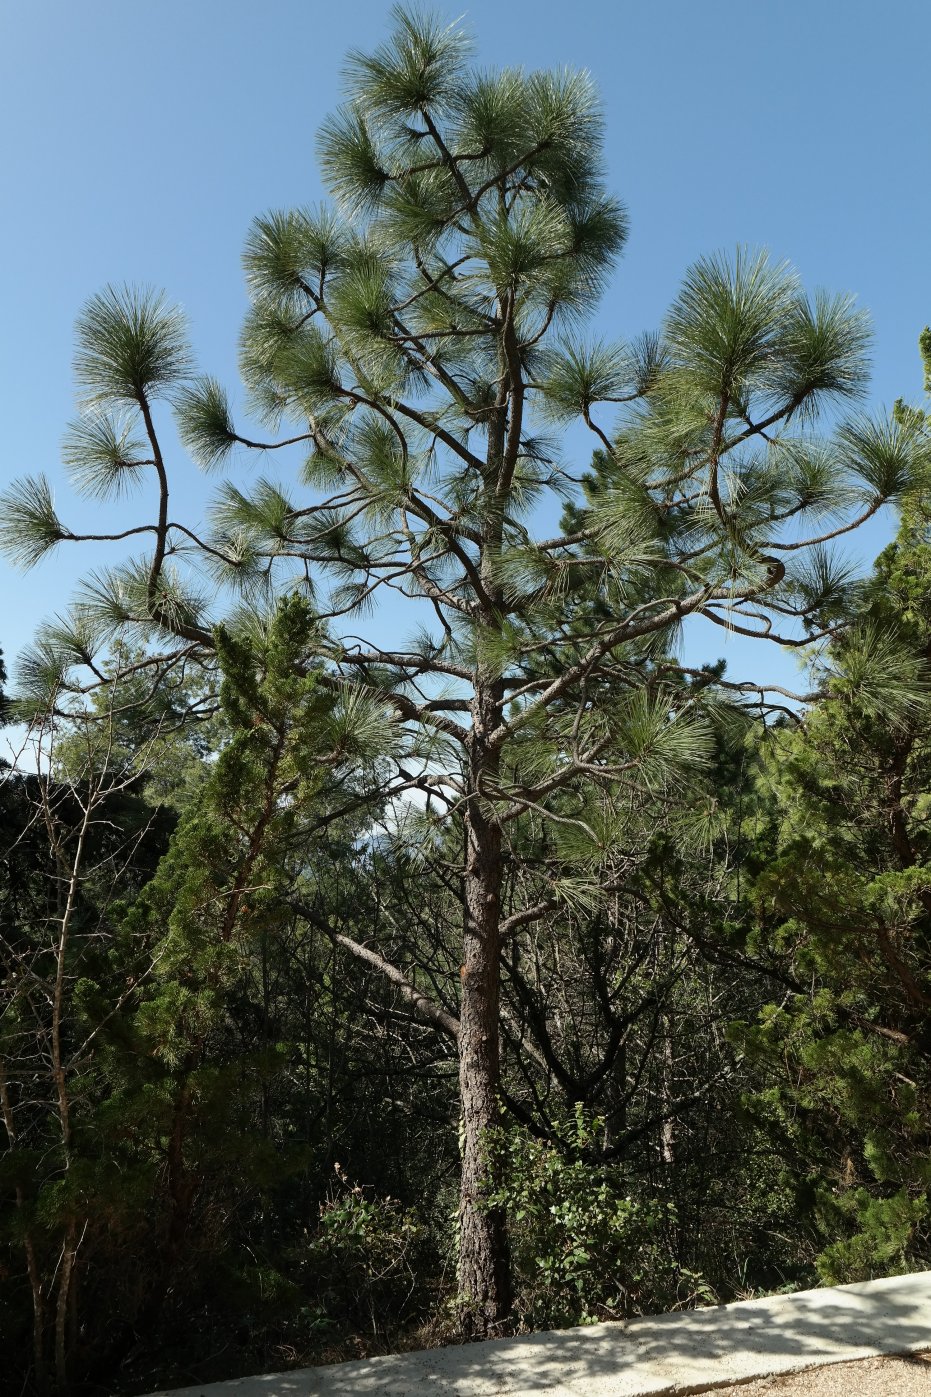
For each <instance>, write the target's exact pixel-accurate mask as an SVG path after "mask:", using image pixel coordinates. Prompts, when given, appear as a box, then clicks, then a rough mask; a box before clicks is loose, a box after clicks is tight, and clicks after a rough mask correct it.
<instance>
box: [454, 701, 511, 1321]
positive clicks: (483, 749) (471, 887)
mask: <svg viewBox="0 0 931 1397" xmlns="http://www.w3.org/2000/svg"><path fill="white" fill-rule="evenodd" d="M495 697H497V696H496V695H495V694H494V693H492V694H489V695H488V696H487V705H486V703H483V702H482V697H481V696H477V698H476V704H475V709H476V712H475V726H474V729H473V740H472V753H471V756H472V761H471V766H472V771H471V775H472V789H473V791H474V792H475V794H474V795H473V798H472V800H471V801H470V804H469V809H468V813H467V816H466V821H465V835H466V848H465V879H464V882H465V889H464V891H465V897H464V904H465V906H464V912H465V915H464V923H465V924H464V938H463V964H462V968H461V978H462V998H461V1010H460V1015H459V1090H460V1100H461V1109H462V1181H461V1192H460V1204H459V1290H460V1294H461V1296H462V1299H463V1325H464V1327H465V1329H466V1331H467V1332H468V1333H470V1334H472V1335H474V1336H476V1337H480V1336H486V1335H488V1334H491V1333H494V1332H495V1331H496V1330H497V1331H500V1329H501V1327H502V1325H503V1323H504V1321H505V1319H506V1317H507V1314H508V1312H509V1310H510V1306H511V1264H510V1252H509V1248H508V1238H507V1225H506V1219H505V1215H504V1210H503V1209H502V1208H496V1207H490V1206H489V1205H488V1204H487V1202H486V1201H485V1200H486V1198H487V1196H488V1193H489V1190H490V1188H492V1187H493V1185H494V1179H493V1168H492V1167H491V1166H490V1163H489V1159H488V1155H487V1133H488V1131H489V1129H490V1128H491V1127H493V1126H494V1125H496V1124H497V1122H498V1120H499V1116H500V1088H501V1062H500V1042H499V998H500V974H501V968H500V960H501V934H500V920H501V915H500V907H501V883H502V872H503V865H502V852H501V829H500V826H499V824H498V822H497V820H496V819H495V816H494V814H493V812H492V811H490V809H489V807H488V804H487V803H486V801H485V800H484V799H483V798H482V794H481V793H482V791H483V787H484V786H485V783H486V781H487V780H488V778H489V777H493V776H494V775H495V774H496V767H497V758H496V753H495V752H493V751H491V750H490V749H489V748H488V746H487V744H486V743H485V742H484V735H485V733H486V732H487V731H488V727H487V722H488V719H489V718H490V717H491V716H492V713H493V711H494V710H493V709H491V708H490V704H491V703H493V702H494V699H495Z"/></svg>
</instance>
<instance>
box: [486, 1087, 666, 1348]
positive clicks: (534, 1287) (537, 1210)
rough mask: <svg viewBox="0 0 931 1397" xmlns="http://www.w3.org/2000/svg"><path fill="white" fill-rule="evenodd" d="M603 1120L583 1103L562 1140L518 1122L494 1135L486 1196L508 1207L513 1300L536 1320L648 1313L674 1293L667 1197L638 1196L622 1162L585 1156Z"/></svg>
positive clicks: (524, 1318)
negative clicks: (531, 1132)
mask: <svg viewBox="0 0 931 1397" xmlns="http://www.w3.org/2000/svg"><path fill="white" fill-rule="evenodd" d="M604 1124H605V1123H604V1121H602V1120H599V1119H597V1118H593V1119H591V1120H586V1118H585V1114H584V1111H583V1108H582V1107H581V1105H579V1106H577V1107H576V1112H575V1116H574V1118H572V1119H570V1120H567V1122H566V1124H565V1129H564V1132H563V1135H562V1138H561V1139H560V1141H559V1142H558V1144H544V1143H541V1142H540V1141H537V1140H534V1139H532V1138H531V1137H529V1136H528V1135H527V1134H526V1132H524V1131H522V1130H521V1129H519V1128H517V1127H514V1128H511V1129H509V1130H506V1131H505V1130H502V1131H501V1132H499V1133H498V1134H496V1135H495V1136H493V1137H492V1138H491V1139H490V1140H489V1143H488V1148H489V1151H490V1157H491V1158H492V1159H493V1161H494V1170H495V1177H496V1180H497V1181H498V1182H497V1183H496V1187H495V1190H494V1192H493V1193H491V1194H490V1195H489V1197H488V1200H487V1202H488V1205H489V1206H494V1207H504V1208H506V1209H507V1212H508V1217H509V1220H510V1231H511V1244H512V1247H513V1248H514V1262H515V1271H516V1277H517V1286H516V1298H515V1310H516V1314H517V1317H518V1319H519V1321H520V1323H521V1325H523V1326H525V1327H527V1328H529V1329H556V1328H561V1327H565V1326H566V1325H571V1324H586V1323H594V1322H596V1321H597V1320H599V1319H614V1318H620V1317H621V1316H623V1315H630V1314H637V1313H644V1312H645V1313H650V1312H651V1311H653V1310H655V1309H664V1308H667V1307H668V1305H669V1303H670V1301H671V1299H672V1298H673V1297H674V1295H675V1288H676V1283H677V1281H678V1279H679V1277H678V1276H677V1274H676V1269H675V1267H674V1266H673V1265H672V1264H671V1262H670V1259H669V1258H668V1256H665V1255H664V1246H663V1241H664V1237H663V1232H664V1224H665V1223H666V1222H667V1221H668V1219H669V1217H670V1216H671V1213H670V1207H669V1205H668V1204H666V1205H664V1204H661V1203H658V1202H652V1201H650V1200H644V1199H643V1198H635V1197H632V1196H631V1193H630V1192H629V1187H630V1185H629V1183H628V1184H625V1181H624V1178H623V1174H622V1173H621V1172H620V1171H619V1170H611V1169H607V1170H605V1169H600V1170H599V1169H598V1168H597V1167H594V1168H593V1167H592V1165H591V1164H590V1163H586V1161H585V1159H584V1158H583V1155H584V1153H585V1152H586V1151H587V1150H588V1149H589V1148H590V1147H591V1146H592V1145H593V1144H594V1143H595V1142H596V1141H597V1137H598V1135H599V1133H600V1132H601V1131H603V1129H604Z"/></svg>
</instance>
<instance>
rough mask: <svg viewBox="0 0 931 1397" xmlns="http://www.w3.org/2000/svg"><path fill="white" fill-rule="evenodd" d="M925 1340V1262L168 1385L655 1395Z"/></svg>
mask: <svg viewBox="0 0 931 1397" xmlns="http://www.w3.org/2000/svg"><path fill="white" fill-rule="evenodd" d="M923 1349H931V1271H923V1272H921V1273H920V1274H918V1275H912V1276H892V1277H889V1278H888V1279H886V1280H880V1281H865V1282H863V1283H861V1284H859V1285H845V1286H832V1287H826V1288H825V1289H823V1290H803V1291H799V1292H797V1293H796V1294H795V1295H771V1296H767V1297H766V1298H765V1299H762V1300H742V1301H739V1302H738V1303H737V1304H735V1305H719V1306H716V1307H714V1308H712V1309H704V1310H687V1311H682V1312H676V1313H674V1314H665V1315H656V1316H653V1317H650V1318H647V1319H636V1320H631V1321H630V1322H629V1323H626V1324H596V1325H591V1326H589V1327H586V1328H582V1329H569V1330H563V1331H560V1332H558V1333H549V1334H529V1335H527V1336H526V1337H524V1338H520V1339H498V1340H493V1341H492V1342H490V1343H485V1344H463V1345H461V1346H457V1347H452V1348H443V1349H429V1350H426V1351H425V1352H422V1353H402V1354H397V1355H393V1356H390V1357H387V1358H371V1359H368V1360H365V1361H363V1362H357V1363H335V1364H333V1365H332V1366H331V1367H327V1368H303V1369H300V1370H297V1371H294V1372H290V1373H275V1374H271V1375H266V1376H262V1377H254V1378H239V1379H237V1380H236V1381H234V1382H223V1383H213V1384H210V1385H209V1386H204V1387H186V1388H183V1389H181V1390H177V1391H175V1392H174V1393H172V1394H170V1397H655V1395H656V1394H660V1393H688V1392H705V1391H708V1390H709V1389H712V1388H715V1387H724V1386H726V1385H727V1384H729V1383H738V1382H749V1381H751V1380H752V1379H753V1378H763V1377H770V1376H773V1375H774V1374H777V1373H791V1372H797V1371H799V1370H800V1369H802V1368H816V1367H820V1366H821V1365H823V1364H825V1363H843V1362H849V1361H850V1360H852V1359H857V1358H874V1357H877V1356H879V1355H882V1354H900V1353H917V1352H919V1351H920V1350H923ZM150 1397H169V1394H166V1393H152V1394H150Z"/></svg>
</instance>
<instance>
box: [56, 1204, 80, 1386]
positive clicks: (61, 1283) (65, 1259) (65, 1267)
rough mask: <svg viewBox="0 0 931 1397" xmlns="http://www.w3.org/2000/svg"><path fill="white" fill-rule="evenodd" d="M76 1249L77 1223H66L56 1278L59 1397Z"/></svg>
mask: <svg viewBox="0 0 931 1397" xmlns="http://www.w3.org/2000/svg"><path fill="white" fill-rule="evenodd" d="M77 1250H78V1227H77V1223H76V1222H74V1221H71V1222H69V1223H68V1228H67V1231H66V1232H65V1239H64V1241H63V1242H62V1247H61V1263H60V1270H59V1278H58V1299H57V1302H56V1305H55V1390H56V1392H57V1393H59V1397H64V1394H66V1393H67V1391H68V1315H69V1313H70V1308H71V1307H70V1305H69V1298H70V1295H71V1278H72V1274H73V1271H74V1259H75V1257H76V1256H77Z"/></svg>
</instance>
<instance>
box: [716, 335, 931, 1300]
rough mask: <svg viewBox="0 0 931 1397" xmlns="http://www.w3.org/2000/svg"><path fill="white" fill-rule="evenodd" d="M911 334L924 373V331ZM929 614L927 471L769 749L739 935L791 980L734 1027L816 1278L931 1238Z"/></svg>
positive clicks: (904, 415)
mask: <svg viewBox="0 0 931 1397" xmlns="http://www.w3.org/2000/svg"><path fill="white" fill-rule="evenodd" d="M921 350H922V357H923V360H924V364H925V376H926V377H925V387H926V390H931V333H929V331H927V330H925V332H924V333H923V335H922V337H921ZM896 417H897V419H898V421H899V422H900V423H902V424H904V425H906V426H907V427H908V428H909V429H910V430H916V431H919V432H924V433H927V431H928V424H927V420H926V418H925V414H924V413H923V412H922V411H921V410H920V409H917V408H912V407H908V406H906V405H905V404H903V403H898V404H897V405H896ZM929 618H931V507H929V492H928V486H927V484H926V485H925V486H924V488H923V489H921V490H919V491H918V492H916V493H915V494H913V495H911V496H910V497H909V498H907V499H906V500H905V501H904V502H903V505H902V511H901V523H900V527H899V531H898V534H897V536H896V538H895V540H894V542H893V543H891V544H890V545H889V546H888V547H887V548H886V549H885V550H884V551H883V553H882V554H881V555H880V557H879V559H878V560H877V562H876V565H875V568H874V572H873V576H872V578H871V579H870V580H869V581H868V583H867V584H865V585H864V587H863V588H862V589H861V591H860V594H859V596H858V598H857V605H856V608H855V614H854V625H853V626H852V628H851V629H850V630H849V631H847V632H846V633H845V634H844V635H843V636H842V637H839V638H837V639H835V640H834V641H833V642H832V643H831V645H830V647H829V648H828V650H827V653H826V654H825V656H824V657H823V660H822V666H821V667H822V674H823V676H824V685H823V687H824V697H823V698H822V699H821V701H820V702H819V703H818V705H817V706H816V707H814V708H813V709H811V710H810V711H809V712H808V713H807V714H806V716H805V720H804V723H803V724H802V725H801V726H799V727H798V728H795V729H788V728H785V729H783V730H781V731H776V732H774V733H773V734H772V735H771V743H770V751H769V754H768V756H767V758H766V761H765V765H764V777H763V779H764V795H763V799H762V805H761V808H762V812H763V821H764V824H765V825H766V826H768V832H767V835H766V836H765V838H764V839H763V841H762V843H761V846H760V847H759V848H758V850H757V851H756V859H757V862H758V865H759V866H760V870H759V872H758V874H757V877H756V880H755V887H754V897H755V900H756V905H757V909H758V923H757V928H756V931H755V933H754V938H753V940H754V943H755V946H756V949H757V950H758V951H761V952H764V953H766V952H768V953H770V954H773V953H775V955H776V957H777V958H778V959H779V960H781V963H782V968H783V973H784V984H785V985H786V986H787V988H788V990H789V993H788V994H787V995H786V997H785V999H784V1000H783V1001H782V1002H781V1003H780V1004H779V1005H778V1006H777V1005H771V1006H770V1007H769V1008H767V1009H766V1010H765V1011H764V1013H763V1015H762V1017H761V1019H760V1021H759V1022H758V1024H757V1025H756V1026H755V1027H754V1028H753V1030H752V1031H751V1030H742V1031H740V1032H739V1034H738V1036H739V1037H741V1039H742V1041H743V1042H745V1044H746V1045H747V1046H748V1047H749V1048H750V1051H751V1055H752V1056H753V1058H754V1059H755V1060H756V1061H757V1062H758V1063H759V1064H760V1065H763V1066H764V1067H765V1069H766V1070H767V1072H768V1073H769V1074H771V1075H770V1077H769V1080H770V1083H771V1086H770V1090H769V1093H768V1094H767V1095H764V1096H762V1097H760V1098H759V1099H758V1101H757V1107H758V1109H759V1110H760V1111H761V1112H762V1114H763V1116H764V1117H768V1118H769V1119H770V1120H774V1121H777V1122H779V1124H780V1128H781V1129H783V1130H784V1131H785V1132H786V1134H785V1139H786V1141H788V1142H789V1146H788V1147H789V1149H790V1151H791V1152H792V1153H794V1154H796V1156H797V1162H793V1163H791V1164H790V1166H789V1172H790V1174H791V1175H794V1176H795V1177H796V1182H797V1184H798V1185H799V1186H800V1192H801V1195H802V1196H805V1195H806V1194H807V1196H808V1202H809V1205H810V1206H811V1207H812V1208H813V1215H814V1217H815V1218H816V1219H817V1222H818V1225H819V1230H820V1236H821V1247H822V1250H821V1252H820V1255H819V1258H818V1267H819V1271H820V1273H821V1275H822V1276H823V1277H824V1278H825V1279H826V1280H828V1281H829V1282H836V1281H842V1282H843V1281H852V1280H860V1279H868V1278H869V1277H870V1276H872V1275H875V1274H876V1273H877V1272H880V1273H887V1272H889V1271H896V1270H902V1269H907V1268H909V1267H923V1266H926V1265H927V1264H928V1260H929V1257H931V1227H929V1220H931V1168H929V1165H928V1158H929V1146H931V1032H929V1010H931V843H929V838H928V810H929V795H928V791H929V784H931V620H929ZM799 1171H800V1176H801V1177H799Z"/></svg>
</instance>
